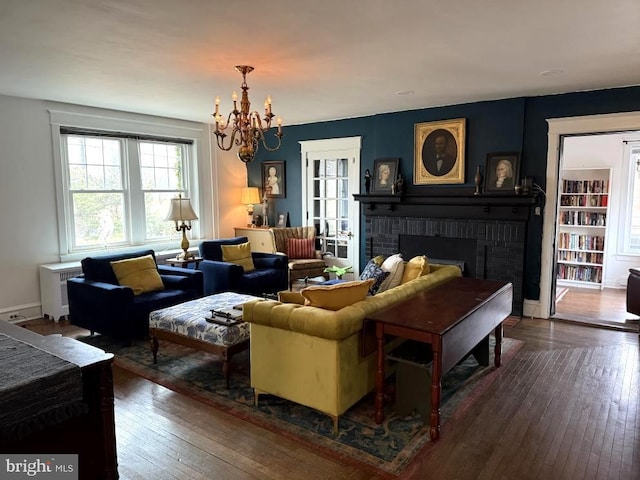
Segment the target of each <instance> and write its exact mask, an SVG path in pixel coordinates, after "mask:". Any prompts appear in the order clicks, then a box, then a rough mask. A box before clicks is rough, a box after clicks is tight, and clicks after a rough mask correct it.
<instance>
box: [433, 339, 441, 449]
mask: <svg viewBox="0 0 640 480" xmlns="http://www.w3.org/2000/svg"><path fill="white" fill-rule="evenodd" d="M431 350H432V352H433V364H432V366H431V417H430V420H431V432H430V434H431V435H430V436H431V440H432V441H434V442H435V441H436V440H438V438H440V390H441V386H440V384H441V380H442V338H441V337H439V338H438V339H437V340H436V341H435V342H433V343H432V344H431Z"/></svg>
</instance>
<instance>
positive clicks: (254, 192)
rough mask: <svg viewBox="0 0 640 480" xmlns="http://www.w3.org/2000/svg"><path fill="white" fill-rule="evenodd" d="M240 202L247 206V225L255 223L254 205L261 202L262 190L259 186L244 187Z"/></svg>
mask: <svg viewBox="0 0 640 480" xmlns="http://www.w3.org/2000/svg"><path fill="white" fill-rule="evenodd" d="M240 203H242V204H244V205H246V206H247V215H248V220H249V222H248V223H247V226H249V227H250V226H251V225H252V224H253V205H254V204H256V203H260V192H259V191H258V187H243V188H242V190H241V193H240Z"/></svg>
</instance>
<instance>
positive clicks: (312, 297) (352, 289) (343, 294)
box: [300, 278, 375, 310]
mask: <svg viewBox="0 0 640 480" xmlns="http://www.w3.org/2000/svg"><path fill="white" fill-rule="evenodd" d="M374 283H375V279H373V278H370V279H368V280H359V281H355V282H342V283H336V284H335V285H326V286H325V285H318V286H313V287H307V288H304V289H302V290H301V291H300V294H301V295H302V296H303V297H304V299H305V301H304V304H305V305H307V306H310V307H319V308H324V309H325V310H340V309H341V308H343V307H347V306H349V305H353V304H354V303H356V302H359V301H360V300H364V299H365V298H366V296H367V294H368V293H369V289H370V288H371V286H372V285H373V284H374Z"/></svg>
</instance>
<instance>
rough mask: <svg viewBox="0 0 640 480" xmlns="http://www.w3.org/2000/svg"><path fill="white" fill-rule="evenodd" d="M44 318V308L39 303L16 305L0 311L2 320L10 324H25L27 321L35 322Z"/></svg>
mask: <svg viewBox="0 0 640 480" xmlns="http://www.w3.org/2000/svg"><path fill="white" fill-rule="evenodd" d="M41 317H42V308H41V305H40V304H39V303H27V304H24V305H15V306H13V307H7V308H3V309H1V310H0V320H4V321H5V322H9V323H18V322H24V321H25V320H33V319H34V318H41Z"/></svg>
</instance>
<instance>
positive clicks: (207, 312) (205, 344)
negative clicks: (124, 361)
mask: <svg viewBox="0 0 640 480" xmlns="http://www.w3.org/2000/svg"><path fill="white" fill-rule="evenodd" d="M257 299H259V297H254V296H252V295H246V294H242V293H233V292H226V293H217V294H215V295H209V296H206V297H202V298H198V299H196V300H191V301H188V302H184V303H180V304H178V305H174V306H173V307H168V308H163V309H161V310H155V311H153V312H151V314H150V315H149V335H150V337H151V351H152V353H153V362H154V363H156V362H157V360H158V348H159V344H158V340H167V341H170V342H173V343H178V344H180V345H184V346H186V347H191V348H195V349H199V350H202V351H205V352H209V353H213V354H215V355H218V356H219V357H220V358H221V359H222V362H223V363H222V373H223V375H224V378H225V381H226V383H227V387H229V362H230V361H231V357H232V356H233V355H234V354H236V353H238V352H241V351H242V350H245V349H246V348H247V347H248V345H249V324H248V323H246V322H243V321H240V322H237V323H234V324H230V325H221V324H219V323H213V322H210V321H207V320H206V318H210V317H211V310H223V309H229V308H233V307H234V306H237V305H242V304H244V303H246V302H248V301H250V300H257Z"/></svg>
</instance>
